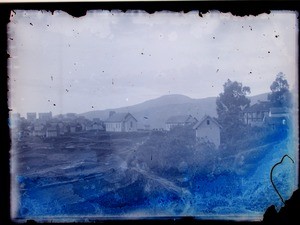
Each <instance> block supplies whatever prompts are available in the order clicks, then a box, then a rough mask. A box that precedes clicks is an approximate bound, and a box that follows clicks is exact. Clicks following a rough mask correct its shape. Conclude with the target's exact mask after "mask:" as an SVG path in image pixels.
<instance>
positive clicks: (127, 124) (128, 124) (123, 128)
mask: <svg viewBox="0 0 300 225" xmlns="http://www.w3.org/2000/svg"><path fill="white" fill-rule="evenodd" d="M105 129H106V131H108V132H131V131H137V120H136V119H135V118H134V117H133V115H131V114H130V113H113V112H110V117H109V118H108V119H107V120H106V121H105Z"/></svg>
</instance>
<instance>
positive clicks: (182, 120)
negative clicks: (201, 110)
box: [166, 115, 197, 123]
mask: <svg viewBox="0 0 300 225" xmlns="http://www.w3.org/2000/svg"><path fill="white" fill-rule="evenodd" d="M190 119H195V120H196V121H197V119H196V118H194V117H192V116H191V115H177V116H171V117H170V118H169V119H167V121H166V123H186V122H188V120H190Z"/></svg>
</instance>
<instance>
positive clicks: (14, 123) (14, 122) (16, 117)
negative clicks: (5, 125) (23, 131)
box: [9, 113, 21, 128]
mask: <svg viewBox="0 0 300 225" xmlns="http://www.w3.org/2000/svg"><path fill="white" fill-rule="evenodd" d="M20 121H21V115H20V113H11V114H10V117H9V127H10V128H16V127H18V126H19V124H20Z"/></svg>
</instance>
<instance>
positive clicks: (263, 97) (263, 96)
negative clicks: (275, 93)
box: [250, 93, 269, 105]
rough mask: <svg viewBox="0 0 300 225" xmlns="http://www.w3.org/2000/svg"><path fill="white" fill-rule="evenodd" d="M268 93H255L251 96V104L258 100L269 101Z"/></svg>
mask: <svg viewBox="0 0 300 225" xmlns="http://www.w3.org/2000/svg"><path fill="white" fill-rule="evenodd" d="M268 94H269V93H263V94H259V95H255V96H252V97H250V100H251V103H250V104H251V105H253V104H255V103H257V102H258V101H267V100H268Z"/></svg>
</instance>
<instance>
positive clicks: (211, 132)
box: [193, 115, 221, 148]
mask: <svg viewBox="0 0 300 225" xmlns="http://www.w3.org/2000/svg"><path fill="white" fill-rule="evenodd" d="M193 129H194V130H196V138H197V140H199V141H202V142H211V143H213V144H214V145H215V146H216V148H219V146H220V142H221V138H220V133H221V125H220V124H219V123H218V122H217V121H216V120H215V119H214V118H212V117H210V116H208V115H205V116H204V117H203V118H202V119H201V120H200V121H199V122H197V123H196V124H195V125H194V126H193Z"/></svg>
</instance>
